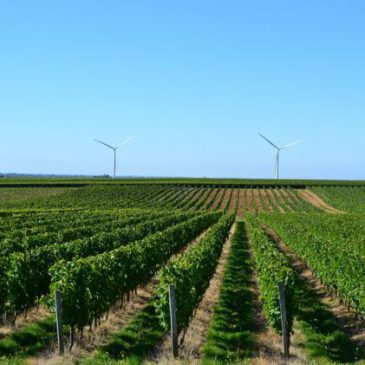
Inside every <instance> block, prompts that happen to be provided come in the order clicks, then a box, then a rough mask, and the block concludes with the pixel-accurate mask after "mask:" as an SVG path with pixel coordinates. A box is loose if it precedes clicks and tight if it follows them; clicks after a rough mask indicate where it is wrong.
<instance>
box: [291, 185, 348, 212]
mask: <svg viewBox="0 0 365 365" xmlns="http://www.w3.org/2000/svg"><path fill="white" fill-rule="evenodd" d="M298 193H299V194H300V196H301V197H302V198H303V199H304V200H306V201H307V202H308V203H309V204H312V205H313V206H315V207H317V208H320V209H322V210H324V211H326V212H327V213H332V214H341V213H344V212H342V211H341V210H338V209H336V208H334V207H332V206H330V205H328V204H327V203H325V202H324V201H323V200H322V199H321V198H320V197H319V196H318V195H317V194H315V193H313V192H312V191H310V190H307V189H299V190H298Z"/></svg>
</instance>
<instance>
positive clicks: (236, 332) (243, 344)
mask: <svg viewBox="0 0 365 365" xmlns="http://www.w3.org/2000/svg"><path fill="white" fill-rule="evenodd" d="M251 277H252V262H251V259H250V256H249V251H248V244H247V236H246V231H245V226H244V223H243V222H237V223H236V231H235V233H234V236H233V237H232V246H231V251H230V253H229V256H228V259H227V263H226V266H225V269H224V276H223V282H222V286H221V293H220V298H219V303H218V305H217V307H216V309H215V312H214V315H213V318H212V322H211V324H210V327H209V332H208V337H207V342H206V344H205V346H204V349H203V363H204V364H207V363H214V364H217V363H219V362H222V363H224V362H228V363H232V362H236V361H239V360H243V359H245V358H247V357H249V356H250V355H252V351H253V346H254V334H253V333H254V329H255V328H254V321H253V313H252V301H253V294H252V292H251V291H250V287H251Z"/></svg>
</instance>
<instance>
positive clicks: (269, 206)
mask: <svg viewBox="0 0 365 365" xmlns="http://www.w3.org/2000/svg"><path fill="white" fill-rule="evenodd" d="M259 194H260V196H261V199H262V201H263V202H264V204H265V205H266V208H267V210H268V211H269V212H270V213H272V212H273V211H274V208H273V206H272V204H273V203H274V201H273V200H272V201H270V199H269V198H268V197H267V190H266V189H259Z"/></svg>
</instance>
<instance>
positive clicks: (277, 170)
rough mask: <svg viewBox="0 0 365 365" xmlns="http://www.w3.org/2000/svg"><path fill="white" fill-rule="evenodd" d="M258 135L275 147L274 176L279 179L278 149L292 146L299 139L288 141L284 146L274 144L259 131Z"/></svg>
mask: <svg viewBox="0 0 365 365" xmlns="http://www.w3.org/2000/svg"><path fill="white" fill-rule="evenodd" d="M259 136H260V137H262V138H263V139H264V140H265V141H266V142H268V143H269V144H271V146H273V147H274V148H275V149H276V161H275V177H276V179H279V166H280V151H281V150H284V149H286V148H289V147H292V146H294V145H296V144H298V143H299V142H300V141H295V142H292V143H289V144H286V145H284V146H281V147H279V146H277V145H276V144H274V143H273V142H271V141H270V140H269V139H268V138H266V137H265V136H264V135H262V134H261V133H259Z"/></svg>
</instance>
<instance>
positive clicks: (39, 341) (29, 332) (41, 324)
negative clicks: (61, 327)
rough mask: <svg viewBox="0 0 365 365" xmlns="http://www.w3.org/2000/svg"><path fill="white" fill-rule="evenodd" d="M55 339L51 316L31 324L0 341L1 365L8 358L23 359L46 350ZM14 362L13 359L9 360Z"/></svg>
mask: <svg viewBox="0 0 365 365" xmlns="http://www.w3.org/2000/svg"><path fill="white" fill-rule="evenodd" d="M55 339H56V322H55V317H54V316H53V315H51V316H49V317H48V318H46V319H44V320H41V321H36V322H33V323H31V324H29V325H27V326H25V327H24V328H22V329H19V330H16V331H14V332H13V333H12V334H10V335H9V336H6V337H5V338H3V339H2V340H0V360H1V363H3V361H5V360H6V359H7V360H8V361H10V359H8V358H9V357H13V356H16V358H19V359H20V358H25V357H27V356H32V355H35V354H36V353H37V352H39V351H41V350H43V349H45V348H47V346H49V345H50V343H51V342H52V341H54V340H55ZM11 361H13V362H14V361H15V359H11Z"/></svg>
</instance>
